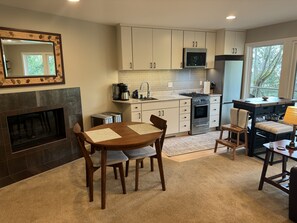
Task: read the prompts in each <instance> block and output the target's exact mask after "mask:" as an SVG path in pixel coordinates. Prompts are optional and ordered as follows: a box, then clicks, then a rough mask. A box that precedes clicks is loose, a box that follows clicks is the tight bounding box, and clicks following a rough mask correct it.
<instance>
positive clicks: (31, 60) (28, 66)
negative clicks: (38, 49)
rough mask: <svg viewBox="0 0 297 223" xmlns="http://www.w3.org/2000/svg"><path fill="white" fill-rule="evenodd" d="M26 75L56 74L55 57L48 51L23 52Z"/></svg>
mask: <svg viewBox="0 0 297 223" xmlns="http://www.w3.org/2000/svg"><path fill="white" fill-rule="evenodd" d="M23 62H24V71H25V75H26V76H47V75H51V76H53V75H56V71H55V70H56V68H55V57H54V55H53V54H50V53H23Z"/></svg>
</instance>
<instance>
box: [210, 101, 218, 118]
mask: <svg viewBox="0 0 297 223" xmlns="http://www.w3.org/2000/svg"><path fill="white" fill-rule="evenodd" d="M209 112H210V116H212V115H219V114H220V104H211V105H210V111H209Z"/></svg>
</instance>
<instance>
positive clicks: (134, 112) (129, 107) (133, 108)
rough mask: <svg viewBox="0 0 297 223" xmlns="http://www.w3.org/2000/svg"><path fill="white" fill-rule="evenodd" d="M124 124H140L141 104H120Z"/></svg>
mask: <svg viewBox="0 0 297 223" xmlns="http://www.w3.org/2000/svg"><path fill="white" fill-rule="evenodd" d="M120 110H121V113H122V115H123V121H124V122H129V121H131V122H141V121H142V119H141V117H142V115H141V103H137V104H122V105H121V107H120Z"/></svg>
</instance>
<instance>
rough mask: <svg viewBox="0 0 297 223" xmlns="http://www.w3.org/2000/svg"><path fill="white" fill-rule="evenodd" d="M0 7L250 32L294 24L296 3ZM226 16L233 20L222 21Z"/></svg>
mask: <svg viewBox="0 0 297 223" xmlns="http://www.w3.org/2000/svg"><path fill="white" fill-rule="evenodd" d="M0 4H3V5H9V6H14V7H19V8H24V9H29V10H34V11H40V12H45V13H50V14H55V15H61V16H66V17H71V18H77V19H81V20H87V21H93V22H97V23H102V24H112V25H114V24H118V23H123V24H134V25H149V26H165V27H182V28H200V29H221V28H227V29H250V28H255V27H260V26H265V25H270V24H276V23H281V22H287V21H292V20H297V1H296V0H80V2H78V3H70V2H67V0H0ZM0 7H1V5H0ZM230 14H233V15H235V16H237V19H236V20H234V21H226V19H225V18H226V16H227V15H230Z"/></svg>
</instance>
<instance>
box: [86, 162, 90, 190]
mask: <svg viewBox="0 0 297 223" xmlns="http://www.w3.org/2000/svg"><path fill="white" fill-rule="evenodd" d="M86 187H89V171H88V166H87V162H86Z"/></svg>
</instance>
